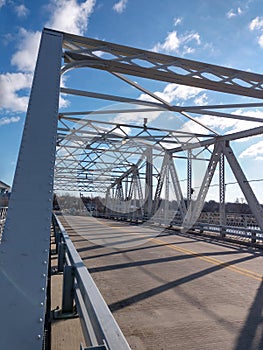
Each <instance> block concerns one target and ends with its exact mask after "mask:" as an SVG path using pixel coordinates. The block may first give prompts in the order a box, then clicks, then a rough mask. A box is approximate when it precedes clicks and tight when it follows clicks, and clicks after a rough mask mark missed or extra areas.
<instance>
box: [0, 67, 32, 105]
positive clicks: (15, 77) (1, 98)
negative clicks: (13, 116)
mask: <svg viewBox="0 0 263 350" xmlns="http://www.w3.org/2000/svg"><path fill="white" fill-rule="evenodd" d="M31 83H32V74H30V73H28V74H26V73H6V74H1V75H0V109H6V110H10V111H16V112H25V111H26V109H27V104H28V97H27V96H21V95H20V93H21V91H22V90H24V89H29V88H30V87H31Z"/></svg>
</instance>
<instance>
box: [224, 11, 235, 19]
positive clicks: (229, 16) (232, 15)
mask: <svg viewBox="0 0 263 350" xmlns="http://www.w3.org/2000/svg"><path fill="white" fill-rule="evenodd" d="M226 16H227V18H232V17H236V13H235V12H234V10H232V9H231V10H229V11H228V12H227V14H226Z"/></svg>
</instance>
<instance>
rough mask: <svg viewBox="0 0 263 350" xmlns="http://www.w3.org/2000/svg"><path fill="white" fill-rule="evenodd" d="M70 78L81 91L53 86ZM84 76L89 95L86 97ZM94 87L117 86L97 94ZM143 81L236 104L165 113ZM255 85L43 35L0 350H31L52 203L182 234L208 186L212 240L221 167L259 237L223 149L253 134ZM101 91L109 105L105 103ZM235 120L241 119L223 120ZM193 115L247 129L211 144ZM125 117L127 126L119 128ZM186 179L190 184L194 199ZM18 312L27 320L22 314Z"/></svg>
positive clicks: (249, 197)
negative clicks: (62, 201) (171, 227)
mask: <svg viewBox="0 0 263 350" xmlns="http://www.w3.org/2000/svg"><path fill="white" fill-rule="evenodd" d="M69 71H71V72H72V71H74V72H75V71H77V72H80V71H81V73H79V74H81V75H82V77H83V76H84V74H87V84H86V85H87V86H89V88H88V89H87V88H86V85H85V86H80V87H79V88H77V89H76V88H75V87H74V85H76V84H77V83H78V78H77V76H76V78H75V80H74V79H68V80H67V81H66V84H67V87H65V86H60V81H61V76H67V74H68V72H69ZM95 73H96V74H98V81H99V82H100V84H101V91H100V92H97V91H96V89H94V90H92V86H93V83H94V79H95V80H96V74H95ZM104 75H105V76H106V77H109V78H110V79H112V80H114V82H116V85H114V84H113V85H108V84H107V82H106V83H105V82H104V81H103V80H102V76H104ZM62 81H64V80H62ZM149 81H151V82H152V83H153V85H152V86H156V84H157V83H158V84H167V83H169V84H177V85H178V86H179V85H185V86H189V87H194V88H199V89H202V90H203V91H206V92H211V93H212V94H213V93H217V94H219V93H220V94H221V95H222V96H225V94H231V95H233V96H234V95H239V96H243V97H244V102H243V103H238V104H237V103H236V104H235V103H232V104H229V103H228V104H226V103H222V104H219V105H193V106H184V105H178V104H176V105H174V104H172V103H171V102H169V101H168V100H166V99H165V97H164V96H163V95H162V94H160V93H155V92H154V91H152V90H153V88H149V86H150V84H149ZM70 83H72V87H68V85H70ZM118 84H119V85H118ZM121 84H122V85H121ZM262 84H263V75H261V74H255V73H251V72H245V71H240V70H236V69H232V68H226V67H220V66H216V65H211V64H206V63H202V62H197V61H191V60H187V59H182V58H178V57H173V56H168V55H163V54H159V53H155V52H149V51H145V50H141V49H137V48H132V47H127V46H123V45H117V44H113V43H109V42H105V41H100V40H94V39H90V38H84V37H80V36H75V35H71V34H67V33H62V32H57V31H53V30H49V29H44V31H43V34H42V39H41V45H40V49H39V56H38V61H37V64H36V70H35V75H34V81H33V85H32V90H31V96H30V101H29V106H28V112H27V117H26V122H25V127H24V133H23V138H22V143H21V148H20V153H19V158H18V163H17V168H16V173H15V178H14V184H13V191H12V196H11V200H10V205H9V209H8V215H7V219H6V224H5V229H4V233H3V239H2V244H1V266H2V269H1V278H0V286H1V288H0V290H1V291H3V293H5V297H2V298H0V300H1V302H0V303H1V310H2V314H5V315H6V314H8V313H10V306H11V308H12V307H14V303H13V300H16V301H17V303H16V311H15V312H17V313H18V314H19V315H23V327H21V322H17V323H14V319H13V317H12V318H11V317H10V318H7V319H5V325H6V327H7V329H13V330H14V331H15V332H16V333H17V335H18V336H17V337H16V340H14V339H13V338H12V339H11V340H10V336H8V332H3V337H1V339H0V344H1V345H2V344H4V345H3V346H2V347H3V348H4V347H6V348H7V344H10V346H9V347H11V344H12V347H19V348H21V344H25V349H38V348H39V349H40V348H41V346H42V342H41V340H42V334H43V319H44V306H45V291H46V278H47V261H48V255H49V233H50V220H51V211H52V196H53V191H55V192H56V193H59V192H65V191H66V192H67V191H78V192H81V193H95V194H97V195H99V196H100V197H101V198H102V202H103V206H104V214H105V215H108V216H118V217H121V218H122V219H123V218H125V219H133V218H135V219H137V220H138V219H139V220H142V221H144V220H149V219H151V220H154V218H157V217H162V218H164V223H165V224H166V225H167V224H169V223H171V222H172V223H176V224H177V225H178V226H180V227H181V228H182V230H183V231H187V230H189V229H190V228H192V227H194V226H195V225H196V223H197V222H198V220H199V218H200V215H201V212H202V208H203V205H204V202H205V199H206V196H207V193H208V191H209V189H210V188H211V183H212V180H213V179H215V178H217V180H216V181H217V184H218V200H219V202H220V211H219V226H220V230H221V233H222V236H223V235H224V232H225V229H226V216H225V188H226V186H225V164H226V163H228V164H229V168H230V169H231V171H232V173H233V176H234V178H235V179H236V182H237V183H238V184H239V186H240V189H241V190H242V192H243V194H244V197H245V199H246V201H247V203H248V205H249V207H250V210H251V212H252V214H253V217H254V219H255V220H256V223H257V226H258V228H259V230H260V231H261V232H263V211H262V207H261V205H260V204H259V202H258V200H257V198H256V196H255V194H254V192H253V190H252V188H251V186H250V183H249V181H248V179H247V178H246V176H245V173H244V171H243V170H242V168H241V166H240V164H239V162H238V159H237V157H236V156H235V154H234V151H233V149H232V148H231V142H232V141H235V140H239V139H242V138H246V137H253V136H258V135H261V134H262V133H263V125H261V123H262V122H263V119H260V118H255V117H252V116H249V115H246V113H245V111H246V110H247V109H248V108H260V107H263V101H262V97H263V85H262ZM96 86H97V85H96ZM109 86H113V90H114V87H115V88H116V90H117V93H116V94H114V91H113V92H110V93H109V92H107V91H106V90H107V88H109ZM162 86H163V85H162ZM122 92H123V93H122ZM127 92H131V96H132V97H131V96H127ZM136 92H140V94H141V95H140V97H138V96H137V95H136ZM60 96H61V97H62V98H65V96H71V98H73V99H74V101H75V102H76V101H80V102H79V105H80V106H84V107H82V108H81V110H73V111H70V112H69V111H67V112H63V111H60V112H59V111H58V107H59V98H60ZM222 100H223V101H224V97H222ZM83 101H84V102H83ZM109 103H111V104H110V105H109ZM86 106H92V108H86ZM237 109H238V110H239V111H240V113H233V111H235V110H237ZM156 115H158V116H159V120H160V119H161V118H166V119H169V118H171V128H170V129H166V128H163V127H162V126H160V125H157V126H154V123H152V122H151V121H152V120H153V119H154V118H153V117H152V116H156ZM200 115H207V116H211V117H213V118H219V119H222V118H227V119H236V120H240V121H242V122H249V124H248V125H249V127H248V128H247V129H246V130H244V131H240V132H235V133H232V134H225V135H219V134H218V133H217V132H215V131H214V130H212V129H211V128H209V127H208V126H207V125H204V124H202V123H201V122H200V121H199V120H198V119H197V118H196V117H197V116H200ZM127 116H128V117H129V120H131V119H132V118H134V120H136V122H135V123H131V122H130V123H129V122H125V120H127ZM174 118H175V119H174ZM174 120H176V121H177V122H176V126H174V125H173V121H174ZM187 121H191V122H192V123H193V124H192V125H195V124H196V125H198V127H199V129H198V130H200V132H198V133H196V132H193V131H191V129H189V128H188V129H187V128H185V127H184V125H185V123H186V122H187ZM251 123H255V127H254V128H251V127H250V125H251ZM197 162H201V163H202V169H203V171H202V172H201V175H200V174H199V173H197V171H196V170H195V167H194V164H196V163H197ZM198 164H199V163H198ZM217 172H218V175H217ZM196 176H199V177H200V183H199V186H198V187H199V188H198V190H195V191H193V189H194V185H193V184H194V181H195V180H194V179H195V177H196ZM171 202H173V205H172V206H171ZM29 222H30V225H28V223H29ZM255 240H256V239H254V241H255ZM14 261H17V262H18V265H19V268H17V267H15V266H14V264H13V262H14ZM31 276H36V278H35V279H33V280H32V279H31ZM12 305H13V306H12ZM29 309H30V310H33V311H32V312H30V313H28V312H27V311H28V310H29ZM24 315H26V316H25V318H24ZM32 330H33V332H34V335H33V336H32ZM10 341H11V342H10Z"/></svg>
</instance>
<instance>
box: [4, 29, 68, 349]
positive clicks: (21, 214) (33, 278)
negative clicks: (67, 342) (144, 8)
mask: <svg viewBox="0 0 263 350" xmlns="http://www.w3.org/2000/svg"><path fill="white" fill-rule="evenodd" d="M61 51H62V34H60V33H56V32H53V31H51V32H50V31H49V30H44V32H43V34H42V39H41V44H40V49H39V55H38V60H37V65H36V70H35V75H34V80H33V85H32V90H31V96H30V101H29V105H28V111H27V116H26V122H25V127H24V133H23V138H22V143H21V147H20V152H19V158H18V162H17V167H16V173H15V178H14V183H13V191H12V196H11V199H10V203H9V209H8V214H7V221H6V226H5V230H4V234H3V242H2V244H1V246H0V247H1V248H0V266H1V269H0V310H1V316H0V324H1V336H0V349H20V350H37V349H39V350H41V349H42V340H43V328H44V317H45V302H46V300H45V299H46V283H47V271H48V256H49V240H50V222H51V210H52V194H53V193H52V192H53V191H52V190H53V171H54V161H55V147H56V131H57V116H58V101H59V83H60V66H61ZM39 130H41V132H39Z"/></svg>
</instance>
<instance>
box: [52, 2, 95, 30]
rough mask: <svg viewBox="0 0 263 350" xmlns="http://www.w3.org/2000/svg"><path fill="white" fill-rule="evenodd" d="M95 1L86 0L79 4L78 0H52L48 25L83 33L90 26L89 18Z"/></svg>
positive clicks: (53, 27)
mask: <svg viewBox="0 0 263 350" xmlns="http://www.w3.org/2000/svg"><path fill="white" fill-rule="evenodd" d="M95 2H96V1H95V0H86V1H85V2H82V3H80V4H79V3H78V2H77V1H76V0H52V2H51V4H50V6H49V10H50V13H51V18H50V20H49V21H48V22H47V24H46V27H48V28H51V29H56V30H60V31H63V32H68V33H72V34H77V35H83V34H84V33H85V31H86V30H87V28H88V19H89V16H90V15H91V13H92V12H93V8H94V6H95Z"/></svg>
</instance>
